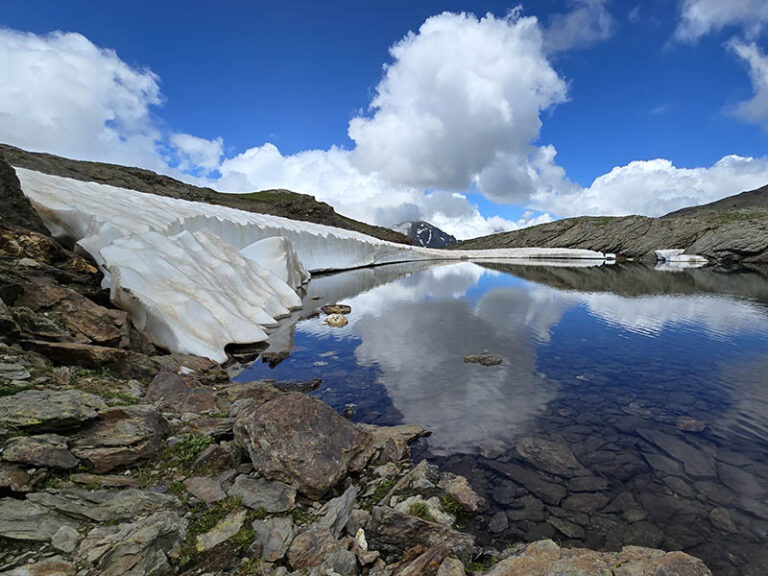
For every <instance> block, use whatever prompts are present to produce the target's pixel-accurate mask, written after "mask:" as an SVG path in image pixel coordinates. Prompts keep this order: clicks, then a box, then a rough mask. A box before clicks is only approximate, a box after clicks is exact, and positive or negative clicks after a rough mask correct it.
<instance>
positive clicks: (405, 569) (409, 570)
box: [395, 547, 448, 576]
mask: <svg viewBox="0 0 768 576" xmlns="http://www.w3.org/2000/svg"><path fill="white" fill-rule="evenodd" d="M447 556H448V551H447V550H446V549H445V548H443V547H435V548H430V549H429V550H427V551H426V552H424V553H423V554H421V555H420V556H418V557H417V558H415V559H414V560H411V561H410V562H406V563H405V564H403V565H401V566H400V567H399V568H398V569H397V570H396V571H395V575H396V576H436V575H437V573H438V570H439V569H440V567H441V566H442V564H443V561H444V560H445V558H446V557H447Z"/></svg>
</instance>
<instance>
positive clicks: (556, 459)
mask: <svg viewBox="0 0 768 576" xmlns="http://www.w3.org/2000/svg"><path fill="white" fill-rule="evenodd" d="M515 450H516V451H517V453H518V455H519V456H520V458H522V459H523V460H525V461H527V462H529V463H531V464H532V465H533V466H535V467H536V468H538V469H540V470H544V471H545V472H549V473H550V474H557V475H558V476H575V475H576V474H575V472H578V471H580V470H581V469H582V466H581V464H579V461H578V460H576V456H574V455H573V452H571V451H570V450H569V449H568V447H567V446H564V445H563V444H558V443H557V442H551V441H549V440H544V439H543V438H522V439H520V440H518V442H517V444H515Z"/></svg>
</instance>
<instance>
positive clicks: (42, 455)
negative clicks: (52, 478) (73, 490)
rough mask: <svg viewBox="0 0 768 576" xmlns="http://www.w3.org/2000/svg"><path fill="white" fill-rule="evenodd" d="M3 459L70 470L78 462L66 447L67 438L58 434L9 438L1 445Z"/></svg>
mask: <svg viewBox="0 0 768 576" xmlns="http://www.w3.org/2000/svg"><path fill="white" fill-rule="evenodd" d="M3 460H7V461H9V462H17V463H20V464H26V465H28V466H44V467H46V468H58V469H60V470H72V469H73V468H76V467H77V464H78V462H79V461H78V459H77V458H75V457H74V456H73V455H72V453H71V452H70V451H69V450H68V449H67V439H66V438H64V436H59V435H58V434H42V435H40V436H19V437H17V438H11V439H10V440H8V442H6V443H5V446H4V447H3Z"/></svg>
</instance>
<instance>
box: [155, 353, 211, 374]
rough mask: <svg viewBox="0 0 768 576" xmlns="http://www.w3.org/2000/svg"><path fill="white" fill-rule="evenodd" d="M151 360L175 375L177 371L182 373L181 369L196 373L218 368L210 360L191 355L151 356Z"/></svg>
mask: <svg viewBox="0 0 768 576" xmlns="http://www.w3.org/2000/svg"><path fill="white" fill-rule="evenodd" d="M152 360H153V361H154V362H156V363H157V364H159V365H160V366H161V367H163V368H165V369H166V370H170V371H171V372H177V373H179V371H182V372H183V371H184V370H183V369H186V370H187V371H191V372H197V373H202V372H208V371H209V370H212V369H213V368H215V367H216V366H218V364H217V363H216V362H214V361H213V360H211V359H210V358H205V357H203V356H195V355H193V354H178V353H175V352H174V353H171V354H164V355H162V356H152Z"/></svg>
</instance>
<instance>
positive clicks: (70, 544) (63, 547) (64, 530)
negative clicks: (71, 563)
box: [51, 525, 83, 554]
mask: <svg viewBox="0 0 768 576" xmlns="http://www.w3.org/2000/svg"><path fill="white" fill-rule="evenodd" d="M82 539H83V537H82V535H81V534H80V532H78V531H77V530H75V529H74V528H72V526H68V525H64V526H62V527H61V528H59V529H58V530H56V534H54V535H53V537H52V538H51V546H53V547H54V548H56V550H58V551H59V552H64V553H65V554H71V553H72V552H74V551H75V549H76V548H77V545H78V544H80V540H82Z"/></svg>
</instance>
